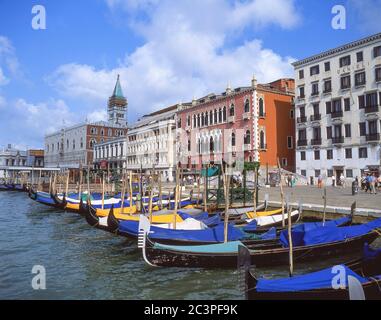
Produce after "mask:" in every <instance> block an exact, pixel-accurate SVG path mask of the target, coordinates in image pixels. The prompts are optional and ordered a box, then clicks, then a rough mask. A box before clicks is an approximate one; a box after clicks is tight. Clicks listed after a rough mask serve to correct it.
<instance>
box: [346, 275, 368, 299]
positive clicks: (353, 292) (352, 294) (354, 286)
mask: <svg viewBox="0 0 381 320" xmlns="http://www.w3.org/2000/svg"><path fill="white" fill-rule="evenodd" d="M348 289H349V300H365V293H364V288H363V286H362V284H361V282H360V281H359V280H358V279H356V278H355V277H354V276H351V275H349V276H348Z"/></svg>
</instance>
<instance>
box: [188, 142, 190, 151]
mask: <svg viewBox="0 0 381 320" xmlns="http://www.w3.org/2000/svg"><path fill="white" fill-rule="evenodd" d="M188 151H191V142H190V140H188Z"/></svg>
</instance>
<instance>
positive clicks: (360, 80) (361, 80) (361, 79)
mask: <svg viewBox="0 0 381 320" xmlns="http://www.w3.org/2000/svg"><path fill="white" fill-rule="evenodd" d="M364 84H365V71H362V72H359V73H356V74H355V86H362V85H364Z"/></svg>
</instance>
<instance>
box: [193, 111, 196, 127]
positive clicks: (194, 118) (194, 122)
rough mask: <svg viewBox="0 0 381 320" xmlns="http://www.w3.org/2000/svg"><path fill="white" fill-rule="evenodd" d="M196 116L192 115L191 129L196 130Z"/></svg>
mask: <svg viewBox="0 0 381 320" xmlns="http://www.w3.org/2000/svg"><path fill="white" fill-rule="evenodd" d="M196 125H197V124H196V115H195V114H194V115H193V128H196Z"/></svg>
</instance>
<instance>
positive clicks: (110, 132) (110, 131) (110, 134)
mask: <svg viewBox="0 0 381 320" xmlns="http://www.w3.org/2000/svg"><path fill="white" fill-rule="evenodd" d="M108 136H109V137H112V129H108Z"/></svg>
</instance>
